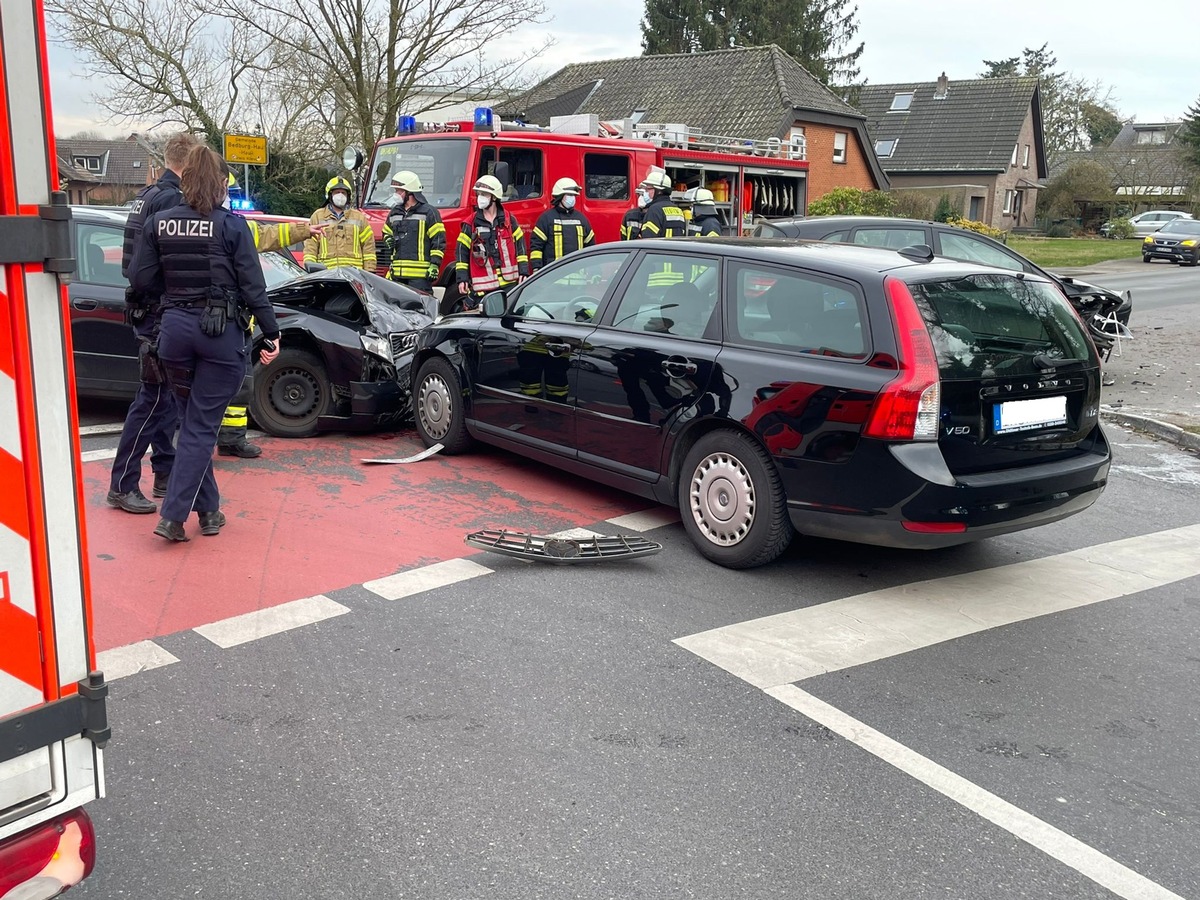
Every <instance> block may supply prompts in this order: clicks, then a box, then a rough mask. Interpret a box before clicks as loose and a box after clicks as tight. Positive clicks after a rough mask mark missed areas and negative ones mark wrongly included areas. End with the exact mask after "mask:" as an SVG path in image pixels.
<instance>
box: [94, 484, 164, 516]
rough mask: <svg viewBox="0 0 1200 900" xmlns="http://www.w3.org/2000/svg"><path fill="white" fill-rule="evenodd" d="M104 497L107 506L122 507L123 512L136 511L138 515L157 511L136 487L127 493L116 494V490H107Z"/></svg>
mask: <svg viewBox="0 0 1200 900" xmlns="http://www.w3.org/2000/svg"><path fill="white" fill-rule="evenodd" d="M106 499H107V502H108V505H109V506H112V507H114V508H116V509H123V510H125V512H129V513H137V514H138V515H147V514H149V513H152V512H158V507H157V506H155V505H154V504H153V503H152V502H151V501H149V500H147V499H146V495H145V494H143V493H142V492H141V491H140V490H138V489H137V488H134V489H133V490H132V491H130V492H129V493H128V494H118V493H117V492H116V491H109V492H108V497H107V498H106Z"/></svg>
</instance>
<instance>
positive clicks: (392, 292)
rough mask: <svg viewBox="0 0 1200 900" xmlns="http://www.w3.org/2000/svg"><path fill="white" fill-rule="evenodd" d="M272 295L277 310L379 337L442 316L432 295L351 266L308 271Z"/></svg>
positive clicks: (427, 322)
mask: <svg viewBox="0 0 1200 900" xmlns="http://www.w3.org/2000/svg"><path fill="white" fill-rule="evenodd" d="M267 297H268V298H269V299H270V301H271V303H273V304H275V305H277V306H283V307H287V308H289V309H298V310H304V311H305V312H310V313H313V314H315V315H319V316H321V317H322V318H327V319H332V320H334V321H338V322H342V323H344V324H346V325H348V326H350V327H352V328H357V329H358V330H360V331H365V330H368V329H369V330H372V331H374V332H376V333H377V334H380V335H385V334H393V333H395V332H402V331H416V330H418V329H420V328H423V327H424V326H426V325H428V324H429V323H430V322H432V321H433V319H434V316H435V315H436V313H437V301H436V300H435V299H434V298H433V297H432V296H431V295H429V294H423V293H421V292H420V291H414V290H412V289H411V288H408V287H405V286H404V285H401V284H396V283H394V282H391V281H388V280H387V279H386V278H380V277H379V276H378V275H375V274H374V273H371V272H364V271H363V270H362V269H356V268H353V267H351V266H342V267H339V268H336V269H326V270H324V271H321V272H307V273H305V274H304V275H299V276H297V277H296V278H295V279H293V280H292V281H289V282H288V283H287V284H283V285H279V286H278V287H274V288H272V289H271V290H269V291H267Z"/></svg>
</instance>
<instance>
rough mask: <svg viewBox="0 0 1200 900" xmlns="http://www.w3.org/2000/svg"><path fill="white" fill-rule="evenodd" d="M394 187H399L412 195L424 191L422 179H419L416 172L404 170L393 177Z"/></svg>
mask: <svg viewBox="0 0 1200 900" xmlns="http://www.w3.org/2000/svg"><path fill="white" fill-rule="evenodd" d="M392 187H398V188H401V189H403V190H406V191H408V192H409V193H410V194H415V193H416V192H417V191H419V190H421V189H422V188H421V179H420V178H418V177H417V173H416V172H410V171H408V169H404V170H403V171H400V172H397V173H396V174H395V175H393V176H392Z"/></svg>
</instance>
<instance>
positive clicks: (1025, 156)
mask: <svg viewBox="0 0 1200 900" xmlns="http://www.w3.org/2000/svg"><path fill="white" fill-rule="evenodd" d="M1021 168H1023V169H1028V168H1029V145H1028V144H1026V145H1025V152H1024V153H1022V154H1021Z"/></svg>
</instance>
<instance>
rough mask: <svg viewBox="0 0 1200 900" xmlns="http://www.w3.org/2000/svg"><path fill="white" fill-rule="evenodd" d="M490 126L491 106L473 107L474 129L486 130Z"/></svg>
mask: <svg viewBox="0 0 1200 900" xmlns="http://www.w3.org/2000/svg"><path fill="white" fill-rule="evenodd" d="M491 127H492V108H491V107H490V106H477V107H475V130H476V131H487V130H489V129H490V128H491Z"/></svg>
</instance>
